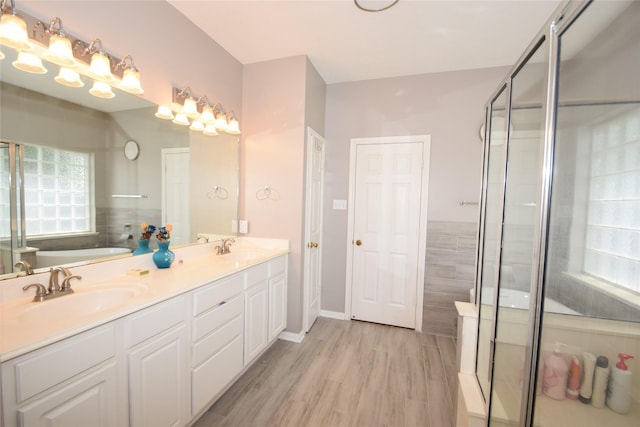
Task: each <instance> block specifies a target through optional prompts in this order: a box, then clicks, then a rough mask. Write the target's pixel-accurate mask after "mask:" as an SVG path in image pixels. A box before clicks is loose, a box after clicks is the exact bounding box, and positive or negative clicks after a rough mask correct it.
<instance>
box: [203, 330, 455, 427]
mask: <svg viewBox="0 0 640 427" xmlns="http://www.w3.org/2000/svg"><path fill="white" fill-rule="evenodd" d="M455 359H456V350H455V340H454V339H453V338H450V337H441V336H435V335H426V334H419V333H416V332H415V331H413V330H408V329H402V328H396V327H392V326H386V325H378V324H373V323H365V322H358V321H346V320H334V319H326V318H319V319H318V320H317V322H316V324H315V325H314V326H313V328H312V330H311V331H310V332H309V334H307V336H306V337H305V339H304V341H303V342H302V343H301V344H295V343H291V342H286V341H277V342H276V343H275V344H274V345H273V346H272V347H271V348H270V349H269V350H268V351H267V352H266V353H265V354H264V355H262V357H261V358H260V359H259V360H258V361H256V363H255V364H254V365H253V366H252V367H251V368H250V369H249V370H247V372H245V374H244V375H243V376H242V377H240V378H239V379H238V381H237V382H236V383H235V384H234V385H233V386H232V387H231V388H230V389H229V390H228V391H227V392H226V393H225V394H224V395H222V396H221V397H220V399H218V401H217V402H216V403H215V404H214V405H213V406H212V407H211V408H209V410H208V411H207V412H205V414H204V415H203V416H202V417H201V418H200V419H199V420H198V421H196V423H195V424H194V427H281V426H282V427H284V426H294V427H341V426H345V427H351V426H363V427H391V426H395V427H418V426H430V427H453V426H454V425H455V399H456V379H457V377H456V368H455Z"/></svg>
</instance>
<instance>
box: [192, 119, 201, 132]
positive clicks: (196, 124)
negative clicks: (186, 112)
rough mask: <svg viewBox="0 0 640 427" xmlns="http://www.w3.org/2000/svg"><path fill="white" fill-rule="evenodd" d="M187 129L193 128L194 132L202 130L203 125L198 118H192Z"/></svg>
mask: <svg viewBox="0 0 640 427" xmlns="http://www.w3.org/2000/svg"><path fill="white" fill-rule="evenodd" d="M189 129H191V130H195V131H196V132H202V131H203V130H204V125H203V124H202V122H201V121H200V120H194V121H193V122H191V126H189Z"/></svg>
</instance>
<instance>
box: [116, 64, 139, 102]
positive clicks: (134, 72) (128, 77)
mask: <svg viewBox="0 0 640 427" xmlns="http://www.w3.org/2000/svg"><path fill="white" fill-rule="evenodd" d="M118 67H120V68H122V69H123V70H124V72H123V74H122V82H120V84H119V85H118V87H119V88H120V89H122V90H124V91H125V92H129V93H132V94H134V95H142V94H143V93H144V90H142V86H141V85H140V72H139V71H138V69H137V68H136V66H135V65H134V64H133V57H132V56H131V55H126V56H125V57H124V58H122V61H120V63H119V64H118Z"/></svg>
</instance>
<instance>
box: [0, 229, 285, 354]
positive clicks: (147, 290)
mask: <svg viewBox="0 0 640 427" xmlns="http://www.w3.org/2000/svg"><path fill="white" fill-rule="evenodd" d="M238 240H239V242H238V245H234V246H232V247H231V252H232V255H231V257H226V256H224V255H222V256H219V255H215V254H214V247H215V244H216V243H217V242H214V243H205V244H199V245H192V246H187V247H184V248H177V249H175V250H174V252H175V254H176V259H175V260H174V262H173V264H172V265H171V267H170V268H168V269H158V268H156V267H155V265H153V262H152V260H151V254H146V255H139V256H136V257H127V258H123V259H118V260H114V261H106V262H101V263H96V264H91V265H86V266H78V267H72V268H71V271H72V273H73V274H77V275H81V276H82V279H81V280H73V281H72V282H71V283H72V288H73V289H74V293H73V294H71V295H65V296H61V297H58V298H55V299H51V300H47V301H44V302H32V298H33V295H34V294H35V289H30V290H29V291H28V292H23V291H22V287H23V286H25V285H27V284H31V283H41V284H43V285H45V286H47V280H48V277H49V274H48V273H46V274H37V275H32V276H28V277H20V278H16V279H10V280H5V281H2V282H0V302H2V304H0V361H2V362H4V361H7V360H9V359H12V358H15V357H17V356H20V355H22V354H24V353H27V352H29V351H33V350H36V349H38V348H41V347H43V346H46V345H49V344H51V343H54V342H56V341H59V340H61V339H64V338H67V337H70V336H72V335H75V334H78V333H80V332H83V331H86V330H88V329H91V328H94V327H96V326H99V325H102V324H105V323H107V322H110V321H113V320H115V319H118V318H120V317H123V316H126V315H128V314H131V313H134V312H136V311H138V310H141V309H144V308H146V307H149V306H151V305H154V304H157V303H159V302H162V301H165V300H167V299H169V298H172V297H175V296H177V295H180V294H183V293H185V292H189V291H191V290H193V289H195V288H198V287H200V286H202V285H205V284H207V283H210V282H212V281H215V280H218V279H221V278H223V277H226V276H229V275H232V274H234V273H237V272H239V271H242V270H244V269H246V268H249V267H251V266H253V265H256V264H260V263H263V262H265V261H268V260H270V259H272V258H275V257H278V256H280V255H284V254H286V253H288V252H289V249H288V241H278V240H272V239H264V240H263V239H247V238H245V239H242V240H241V239H238ZM282 242H284V244H283V243H282ZM243 252H245V253H247V252H250V253H251V256H250V257H248V258H247V259H240V260H236V259H230V258H232V257H237V256H238V255H239V254H242V253H243ZM234 254H235V255H234ZM129 269H148V270H149V273H148V274H145V275H142V276H133V275H128V274H127V271H128V270H129ZM116 288H117V289H116ZM105 289H106V290H107V292H106V293H105V294H104V295H105V296H106V297H105V298H104V299H108V297H109V294H110V295H113V294H117V293H118V289H121V290H127V292H129V291H131V289H134V290H135V292H133V293H131V296H130V297H127V298H126V299H125V300H124V301H118V302H117V303H115V305H114V304H110V305H108V306H106V307H104V308H102V307H100V304H98V305H96V306H95V307H94V305H93V304H92V305H91V307H89V308H88V307H87V304H85V301H87V300H86V299H84V298H85V297H89V300H91V301H92V302H93V299H92V297H91V296H89V293H91V292H95V291H96V290H98V291H101V290H105ZM94 295H95V294H94ZM127 295H128V294H127ZM67 298H68V299H67ZM65 299H67V300H65ZM72 299H73V300H74V303H73V304H70V303H71V301H72ZM62 300H65V301H64V303H63V301H62ZM76 300H77V301H78V303H77V304H76V303H75V301H76ZM61 303H62V304H61ZM105 303H106V301H105ZM46 304H50V305H49V306H46V307H45V306H44V305H46ZM55 304H58V307H63V311H62V313H58V312H57V307H56V305H55ZM41 305H42V306H41ZM76 306H77V307H76ZM40 308H42V309H44V310H43V311H42V312H41V313H36V314H35V315H31V314H30V311H31V312H37V311H38V310H39V309H40ZM76 308H77V310H76V311H77V312H76V313H74V309H76ZM43 313H46V315H45V316H43V315H42V314H43ZM78 313H79V314H78Z"/></svg>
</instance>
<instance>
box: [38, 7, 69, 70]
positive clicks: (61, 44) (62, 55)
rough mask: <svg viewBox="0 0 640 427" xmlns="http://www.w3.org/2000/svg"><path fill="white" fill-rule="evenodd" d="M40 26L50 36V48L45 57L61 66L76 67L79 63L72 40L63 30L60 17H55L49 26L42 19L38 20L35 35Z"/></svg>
mask: <svg viewBox="0 0 640 427" xmlns="http://www.w3.org/2000/svg"><path fill="white" fill-rule="evenodd" d="M38 28H42V30H43V32H44V35H45V36H49V49H48V50H47V52H46V53H45V54H44V59H46V60H47V61H49V62H53V63H54V64H56V65H60V66H61V67H74V66H76V65H77V64H78V63H77V62H76V60H75V58H74V57H73V51H72V50H71V40H69V39H68V38H67V36H66V35H65V34H64V33H63V32H62V21H61V20H60V18H57V17H56V18H53V19H52V20H51V23H50V24H49V28H47V27H45V25H44V24H43V23H42V22H41V21H38V22H37V23H36V25H35V26H34V27H33V34H34V36H35V35H36V32H37V30H38Z"/></svg>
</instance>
